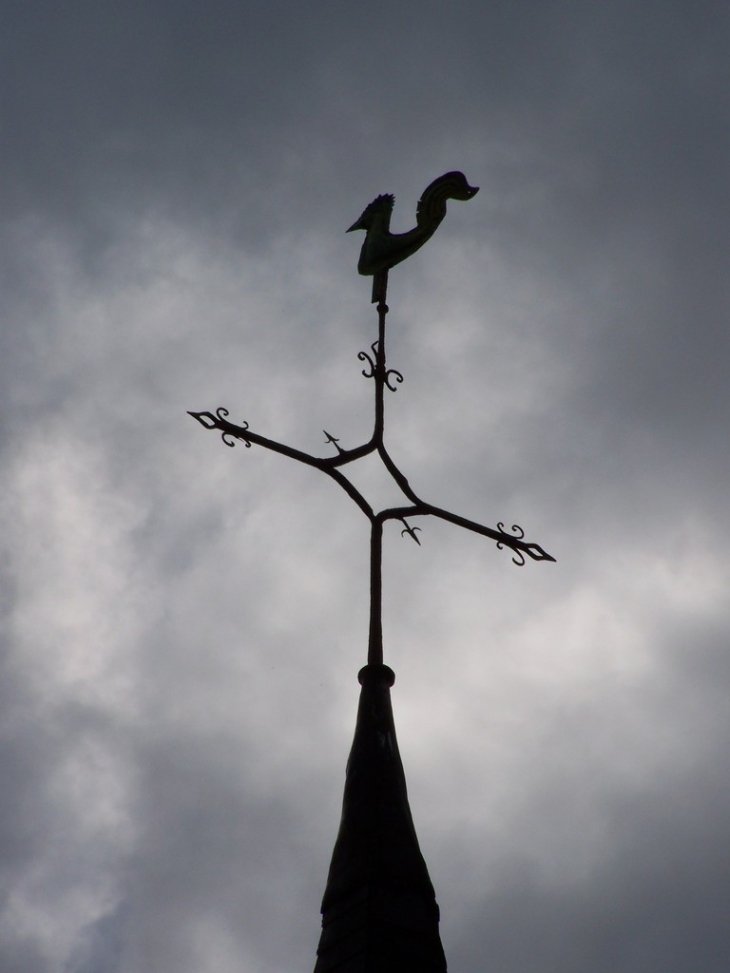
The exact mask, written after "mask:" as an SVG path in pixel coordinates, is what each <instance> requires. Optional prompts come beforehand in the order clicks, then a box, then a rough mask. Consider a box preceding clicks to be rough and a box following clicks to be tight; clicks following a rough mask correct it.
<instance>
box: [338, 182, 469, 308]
mask: <svg viewBox="0 0 730 973" xmlns="http://www.w3.org/2000/svg"><path fill="white" fill-rule="evenodd" d="M478 192H479V187H478V186H470V185H469V183H468V182H467V181H466V176H465V175H464V173H463V172H447V173H445V174H444V175H443V176H439V177H438V179H434V181H433V182H432V183H431V184H430V185H429V186H427V187H426V189H424V191H423V194H422V195H421V198H420V199H419V201H418V206H417V207H416V225H415V226H414V227H413V229H412V230H409V231H408V232H407V233H391V232H390V218H391V216H392V213H393V204H394V203H395V197H394V196H392V195H390V193H386V194H385V195H383V196H378V197H377V198H376V199H374V200H373V201H372V203H370V204H369V205H368V206H366V207H365V209H364V210H363V212H362V215H361V216H360V218H359V219H358V220H357V221H356V222H355V223H353V224H352V226H351V227H350V228H349V229H348V230H347V232H348V233H351V232H352V231H353V230H365V234H366V235H365V242H364V243H363V245H362V250H361V251H360V259H359V261H358V264H357V270H358V273H360V274H362V275H363V276H364V277H374V278H375V280H374V281H373V297H372V300H373V302H375V301H377V300H379V299H380V298H381V297H382V295H383V294H384V284H385V275H386V274H387V272H388V271H389V270H390V268H391V267H395V265H396V264H399V263H400V262H401V261H402V260H405V259H406V258H407V257H410V256H411V254H413V253H415V252H416V250H418V249H420V248H421V247H422V246H423V244H424V243H425V242H426V241H427V240H430V238H431V237H432V236H433V234H434V233H435V232H436V230H437V229H438V227H439V225H440V223H441V221H442V220H443V218H444V216H446V200H447V199H460V200H466V199H471V198H472V197H473V196H476V194H477V193H478Z"/></svg>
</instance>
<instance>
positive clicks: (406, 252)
mask: <svg viewBox="0 0 730 973" xmlns="http://www.w3.org/2000/svg"><path fill="white" fill-rule="evenodd" d="M478 192H479V189H478V187H475V186H470V185H469V183H468V182H467V180H466V177H465V176H464V174H463V173H461V172H447V173H446V174H445V175H443V176H439V178H438V179H434V181H433V182H432V183H431V184H430V185H429V186H428V187H427V188H426V189H425V190H424V192H423V195H422V196H421V198H420V200H419V201H418V207H417V209H416V226H415V227H414V228H413V229H412V230H410V231H409V232H407V233H391V231H390V218H391V214H392V211H393V203H394V197H393V196H391V195H383V196H378V197H377V198H376V199H374V200H373V202H372V203H370V204H369V206H367V207H366V208H365V210H364V211H363V213H362V215H361V216H360V218H359V219H358V220H357V221H356V222H355V223H353V225H352V226H351V227H350V228H349V230H348V233H349V232H350V231H352V230H365V242H364V243H363V246H362V250H361V251H360V259H359V261H358V265H357V269H358V271H359V273H360V274H362V275H364V276H367V277H372V278H373V290H372V303H374V304H377V314H378V338H377V341H374V342H373V344H372V345H371V346H370V352H366V351H361V352H359V354H358V358H359V360H360V361H362V362H365V363H366V367H365V368H364V369H363V372H362V373H363V375H364V376H365V378H370V379H373V382H374V385H375V422H374V426H373V433H372V436H371V437H370V439H369V440H368V442H366V443H364V444H363V445H362V446H355V447H354V448H351V449H344V448H343V447H342V446H341V445H340V440H339V439H337V438H336V437H335V436H333V435H331V434H330V433H328V432H327V431H326V430H325V431H324V434H325V437H326V442H327V443H328V444H330V445H331V446H333V447H334V449H335V455H330V456H326V457H318V456H312V455H311V454H310V453H305V452H303V451H302V450H299V449H295V448H294V447H292V446H287V445H286V444H284V443H279V442H276V440H273V439H267V438H266V437H265V436H261V435H259V434H258V433H255V432H253V431H252V430H251V429H249V426H248V423H247V422H244V423H243V424H242V425H235V424H234V423H232V422H229V421H228V416H229V412H228V410H227V409H225V408H222V407H221V408H218V409H216V411H215V413H212V412H189V413H188V415H191V416H192V417H193V418H194V419H197V420H198V422H199V423H200V424H201V425H203V426H204V427H205V428H206V429H216V430H218V431H219V432H220V433H221V438H222V440H223V442H224V443H225V444H226V446H231V447H232V446H235V443H236V440H240V441H242V442H243V443H245V445H246V446H247V447H250V446H251V445H252V444H254V445H256V446H263V447H264V448H266V449H271V450H273V451H274V452H276V453H281V454H282V455H284V456H288V457H289V458H290V459H295V460H297V461H298V462H300V463H304V464H305V465H307V466H313V467H315V468H316V469H318V470H321V471H322V472H323V473H326V474H327V475H328V476H329V477H331V478H332V479H333V480H335V481H336V482H337V483H338V484H339V485H340V486H341V487H342V489H343V490H344V491H345V492H346V493H347V494H348V496H350V497H351V498H352V500H354V501H355V503H356V504H357V506H358V507H359V508H360V510H362V512H363V513H364V514H365V516H366V517H367V518H368V520H369V521H370V527H371V532H370V632H369V639H368V665H370V666H382V664H383V632H382V618H381V607H382V549H383V524H384V523H385V522H386V521H388V520H395V521H399V522H400V523H401V524H402V525H403V529H402V530H401V535H407V536H409V537H411V538H412V539H413V540H414V541H415V542H416V543H417V544H419V545H420V543H421V542H420V540H419V538H418V536H417V534H416V531H419V530H420V529H421V528H420V527H417V526H414V525H413V524H411V523H410V522H409V521H410V520H412V519H413V518H415V517H425V516H432V517H439V518H440V519H441V520H446V521H448V522H449V523H452V524H456V526H457V527H464V528H466V529H467V530H471V531H474V532H475V533H477V534H483V535H484V536H485V537H489V538H491V539H492V540H493V541H495V542H496V545H497V547H498V548H499V549H500V550H501V549H502V548H505V547H507V548H509V549H510V550H511V551H512V552H513V555H514V556H513V558H512V560H513V561H514V563H515V564H517V565H519V566H523V565H524V564H525V557H526V556H527V557H529V558H531V559H532V560H533V561H554V560H555V558H553V557H551V556H550V555H549V554H548V553H547V552H546V551H545V550H543V548H542V547H540V545H539V544H534V543H528V542H527V541H526V540H525V539H524V537H525V534H524V531H523V530H522V528H521V527H520V526H518V525H517V524H513V525H512V527H511V528H510V530H509V531H507V530H505V526H504V523H503V522H501V521H500V522H498V523H497V526H496V527H487V526H485V525H483V524H478V523H476V522H475V521H472V520H467V519H466V518H465V517H461V516H459V515H458V514H454V513H451V512H450V511H448V510H443V509H442V508H440V507H435V506H434V505H433V504H430V503H427V502H426V501H425V500H422V499H421V498H420V497H419V496H418V495H417V494H416V492H415V491H414V489H413V487H412V486H411V485H410V483H409V482H408V480H407V479H406V477H405V476H404V475H403V473H401V471H400V470H399V469H398V467H397V466H396V465H395V463H394V462H393V460H392V459H391V457H390V454H389V453H388V450H387V449H386V446H385V442H384V432H385V389H386V387H387V388H388V389H389V390H390V391H391V392H394V391H395V390H396V387H397V384H399V383H400V382H402V381H403V376H402V375H401V373H400V372H399V371H396V370H395V369H393V368H388V367H387V365H386V360H385V318H386V315H387V314H388V305H387V304H386V303H385V301H386V296H387V289H388V271H389V270H390V269H391V267H394V266H395V265H396V264H398V263H400V262H401V261H403V260H405V259H407V258H408V257H410V256H411V255H412V254H414V253H415V252H416V250H418V249H419V248H420V247H422V246H423V244H424V243H426V241H427V240H429V239H430V237H431V236H432V235H433V234H434V232H435V231H436V229H437V228H438V226H439V225H440V223H441V221H442V220H443V218H444V216H445V215H446V201H447V200H449V199H456V200H468V199H472V197H474V196H475V195H476V194H477V193H478ZM370 453H377V454H378V456H379V457H380V459H381V460H382V462H383V465H384V466H385V468H386V469H387V470H388V472H389V473H390V475H391V476H392V478H393V479H394V480H395V482H396V483H397V484H398V486H399V487H400V489H401V491H402V493H403V494H404V497H405V498H406V500H407V501H408V502H407V503H404V504H403V505H402V506H397V507H388V508H387V509H384V510H379V511H375V510H373V508H372V507H371V506H370V504H369V503H368V502H367V500H366V499H365V497H364V496H363V495H362V493H361V492H360V491H359V490H358V489H357V487H355V485H354V484H353V483H352V482H351V481H350V480H348V479H347V477H346V476H345V474H344V473H343V472H342V470H343V468H344V467H346V466H347V464H348V463H353V462H355V461H356V460H358V459H362V457H364V456H368V455H369V454H370Z"/></svg>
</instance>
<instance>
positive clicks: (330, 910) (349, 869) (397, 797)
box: [315, 665, 446, 973]
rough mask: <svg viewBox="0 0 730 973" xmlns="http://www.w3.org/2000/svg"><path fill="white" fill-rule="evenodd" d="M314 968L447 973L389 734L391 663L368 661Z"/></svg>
mask: <svg viewBox="0 0 730 973" xmlns="http://www.w3.org/2000/svg"><path fill="white" fill-rule="evenodd" d="M358 679H359V681H360V684H361V686H362V688H361V690H360V705H359V708H358V714H357V724H356V727H355V738H354V740H353V744H352V750H351V752H350V758H349V760H348V762H347V773H346V779H345V794H344V799H343V802H342V819H341V822H340V830H339V834H338V836H337V841H336V842H335V848H334V852H333V854H332V863H331V865H330V870H329V877H328V879H327V888H326V890H325V893H324V898H323V900H322V935H321V938H320V942H319V948H318V950H317V963H316V966H315V973H445V970H446V958H445V956H444V951H443V947H442V946H441V939H440V936H439V931H438V923H439V908H438V905H437V904H436V897H435V893H434V889H433V885H432V884H431V879H430V878H429V875H428V869H427V868H426V862H425V861H424V859H423V855H422V854H421V850H420V848H419V846H418V838H417V837H416V831H415V828H414V826H413V819H412V817H411V810H410V807H409V804H408V792H407V789H406V779H405V774H404V771H403V764H402V762H401V758H400V753H399V752H398V742H397V740H396V736H395V724H394V722H393V709H392V706H391V700H390V687H391V686H392V685H393V682H394V681H395V675H394V673H393V670H392V669H390V668H388V666H385V665H367V666H365V668H364V669H361V670H360V673H359V675H358Z"/></svg>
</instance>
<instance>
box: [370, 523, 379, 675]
mask: <svg viewBox="0 0 730 973" xmlns="http://www.w3.org/2000/svg"><path fill="white" fill-rule="evenodd" d="M371 528H372V529H371V534H370V636H369V638H368V665H370V666H379V665H382V664H383V569H382V564H383V522H382V520H380V519H378V518H377V517H374V518H373V519H372V521H371Z"/></svg>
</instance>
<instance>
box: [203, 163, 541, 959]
mask: <svg viewBox="0 0 730 973" xmlns="http://www.w3.org/2000/svg"><path fill="white" fill-rule="evenodd" d="M477 191H478V190H477V189H476V188H475V187H472V186H470V185H469V184H468V182H467V181H466V178H465V177H464V175H463V174H462V173H460V172H448V173H446V174H445V175H444V176H441V177H440V178H439V179H436V180H434V182H432V183H431V185H430V186H429V187H428V188H427V189H426V190H425V192H424V193H423V195H422V197H421V200H420V202H419V204H418V209H417V215H416V221H417V225H416V227H415V228H414V229H413V230H411V231H410V232H408V233H401V234H393V233H391V232H390V216H391V212H392V209H393V197H392V196H388V195H385V196H378V197H377V199H375V200H374V201H373V202H372V203H371V204H370V205H369V206H368V207H367V208H366V209H365V211H364V212H363V214H362V216H361V217H360V219H359V220H358V221H357V222H356V223H355V224H353V226H351V227H350V230H356V229H363V230H365V231H366V234H367V235H366V238H365V243H364V244H363V248H362V251H361V254H360V261H359V264H358V270H359V272H360V273H361V274H364V275H372V276H373V278H374V280H373V296H372V299H373V302H377V314H378V338H377V341H375V342H373V344H372V345H371V346H370V351H369V352H367V351H361V352H360V353H359V354H358V359H359V360H360V361H361V362H364V363H365V364H366V367H365V368H363V370H362V374H363V375H364V376H365V377H366V378H368V379H373V381H374V386H375V421H374V425H373V432H372V435H371V437H370V439H369V440H368V441H367V442H366V443H363V444H362V445H361V446H355V447H353V448H350V449H346V448H344V447H343V446H341V445H340V439H339V438H338V437H336V436H333V435H332V433H330V432H327V430H323V432H324V436H325V442H326V443H327V444H328V445H330V446H332V447H334V451H335V455H334V456H324V457H320V456H313V455H311V454H310V453H306V452H304V451H303V450H300V449H296V448H294V447H293V446H287V445H286V444H285V443H280V442H277V441H276V440H273V439H268V438H266V437H265V436H261V435H260V434H259V433H255V432H253V431H252V430H251V429H250V428H249V425H248V423H247V422H241V423H240V424H235V423H233V422H230V421H229V412H228V410H227V409H224V408H218V409H216V411H215V412H214V413H213V412H190V413H189V415H191V416H192V417H193V418H194V419H197V421H198V422H199V423H200V424H201V425H203V426H204V427H205V428H206V429H214V430H217V431H218V432H220V434H221V438H222V440H223V442H224V443H225V444H226V446H231V447H232V446H235V444H236V442H242V443H244V445H245V446H247V447H250V446H252V445H256V446H263V447H264V448H265V449H271V450H273V451H274V452H276V453H281V454H282V455H283V456H287V457H289V459H295V460H297V461H298V462H300V463H304V464H305V465H307V466H313V467H314V468H315V469H318V470H320V471H321V472H322V473H326V474H327V475H328V476H329V477H331V478H332V479H333V480H334V481H335V482H336V483H338V484H339V485H340V486H341V487H342V489H343V490H344V491H345V492H346V493H347V494H348V496H349V497H350V498H351V499H352V500H353V501H354V502H355V503H356V504H357V506H358V507H359V508H360V510H361V511H362V512H363V513H364V514H365V516H366V517H367V518H368V520H369V521H370V628H369V636H368V664H367V665H366V666H365V667H364V668H363V669H362V670H361V671H360V673H359V677H358V678H359V680H360V684H361V687H362V688H361V691H360V706H359V709H358V716H357V724H356V729H355V739H354V742H353V745H352V750H351V753H350V759H349V761H348V764H347V777H346V784H345V795H344V800H343V808H342V819H341V824H340V831H339V835H338V838H337V842H336V844H335V849H334V853H333V856H332V864H331V867H330V872H329V878H328V881H327V888H326V891H325V895H324V899H323V902H322V936H321V939H320V943H319V948H318V950H317V965H316V968H315V973H331V971H332V973H334V971H336V973H445V970H446V959H445V957H444V952H443V948H442V946H441V940H440V937H439V932H438V923H439V910H438V906H437V904H436V899H435V895H434V891H433V886H432V884H431V880H430V878H429V875H428V870H427V868H426V863H425V861H424V860H423V856H422V855H421V852H420V849H419V847H418V839H417V837H416V832H415V829H414V826H413V820H412V818H411V812H410V807H409V804H408V794H407V790H406V782H405V775H404V772H403V765H402V763H401V759H400V754H399V752H398V744H397V741H396V737H395V725H394V722H393V712H392V707H391V701H390V687H391V686H392V685H393V682H394V680H395V675H394V674H393V671H392V670H391V669H389V668H388V667H387V666H385V665H384V664H383V630H382V621H381V607H382V549H383V525H384V524H385V523H386V521H389V520H395V521H398V522H399V523H400V524H401V525H402V528H403V529H402V530H401V536H403V537H405V536H408V537H410V538H411V539H412V540H414V541H415V542H416V543H417V544H419V545H420V543H421V541H420V539H419V537H418V536H417V531H420V530H421V528H420V527H417V526H414V525H413V524H412V523H410V520H412V519H413V518H414V517H424V516H432V517H439V518H440V519H441V520H446V521H448V522H449V523H452V524H455V525H456V526H457V527H463V528H465V529H466V530H470V531H473V532H475V533H477V534H482V535H483V536H485V537H488V538H490V539H491V540H493V541H494V542H495V543H496V545H497V548H498V549H499V550H501V549H503V548H505V547H506V548H508V549H509V550H510V551H512V554H513V557H512V560H513V561H514V563H515V564H517V565H520V566H522V565H524V564H525V562H526V558H530V559H531V560H533V561H554V560H555V559H554V558H553V557H551V556H550V555H549V554H548V553H547V552H546V551H545V550H543V548H542V547H540V545H539V544H535V543H528V542H527V541H526V540H525V539H524V538H525V533H524V531H523V529H522V528H521V527H520V526H519V525H518V524H513V525H512V527H511V528H510V529H509V530H507V529H506V528H505V525H504V522H503V521H499V522H498V523H497V526H496V528H495V527H487V526H485V525H484V524H479V523H476V522H475V521H473V520H467V519H466V518H465V517H461V516H459V515H458V514H454V513H451V512H450V511H448V510H443V509H442V508H441V507H435V506H434V505H433V504H430V503H427V502H426V501H425V500H422V499H421V498H420V497H419V496H418V495H417V494H416V492H415V490H414V489H413V488H412V487H411V485H410V483H409V482H408V480H407V479H406V477H405V476H404V475H403V473H402V472H401V471H400V470H399V469H398V467H397V466H396V465H395V463H394V462H393V460H392V458H391V456H390V454H389V453H388V450H387V449H386V446H385V442H384V433H385V389H386V388H388V389H389V390H390V391H393V392H394V391H396V389H397V386H398V385H399V384H400V383H401V382H402V381H403V375H402V374H401V373H400V372H399V371H397V370H396V369H393V368H388V367H387V364H386V358H385V320H386V315H387V314H388V305H387V304H386V296H387V287H388V271H389V270H390V268H391V267H393V266H395V265H396V264H398V263H400V262H401V261H402V260H405V259H406V258H407V257H409V256H411V254H413V253H415V252H416V250H418V249H419V247H421V246H423V244H424V243H425V242H426V241H427V240H428V239H429V238H430V237H431V236H432V234H433V233H434V231H435V230H436V228H437V227H438V226H439V224H440V223H441V221H442V220H443V218H444V216H445V214H446V200H448V199H461V200H467V199H471V198H472V197H473V196H474V195H475V194H476V193H477ZM371 453H377V454H378V456H379V457H380V459H381V461H382V463H383V465H384V466H385V468H386V469H387V470H388V472H389V473H390V475H391V476H392V477H393V479H394V480H395V482H396V483H397V484H398V486H399V487H400V489H401V491H402V493H403V495H404V497H405V499H406V501H407V502H406V503H404V504H402V505H399V506H396V507H389V508H387V509H385V510H379V511H375V510H373V508H372V507H371V506H370V504H369V503H368V501H367V500H366V498H365V497H364V496H363V494H362V493H361V492H360V491H359V490H358V489H357V487H356V486H355V485H354V484H353V483H351V482H350V480H349V479H348V478H347V477H346V476H345V474H344V473H343V468H344V467H346V466H347V464H348V463H353V462H355V461H356V460H359V459H362V458H363V457H364V456H368V455H370V454H371Z"/></svg>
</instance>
